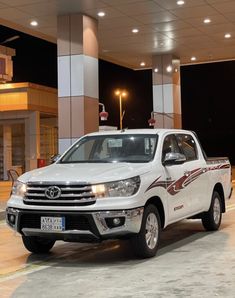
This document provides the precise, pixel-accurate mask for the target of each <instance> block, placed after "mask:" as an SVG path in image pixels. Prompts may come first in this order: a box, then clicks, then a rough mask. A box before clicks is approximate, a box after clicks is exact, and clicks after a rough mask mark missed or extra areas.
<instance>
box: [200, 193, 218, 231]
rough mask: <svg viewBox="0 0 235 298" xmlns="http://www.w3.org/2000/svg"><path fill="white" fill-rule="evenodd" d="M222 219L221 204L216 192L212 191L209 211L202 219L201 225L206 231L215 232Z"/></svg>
mask: <svg viewBox="0 0 235 298" xmlns="http://www.w3.org/2000/svg"><path fill="white" fill-rule="evenodd" d="M221 219H222V202H221V197H220V195H219V193H218V192H217V191H214V192H213V194H212V198H211V205H210V209H209V210H208V211H207V212H205V214H204V215H203V217H202V224H203V226H204V228H205V229H206V230H207V231H217V230H218V229H219V227H220V223H221Z"/></svg>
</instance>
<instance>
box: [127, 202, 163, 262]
mask: <svg viewBox="0 0 235 298" xmlns="http://www.w3.org/2000/svg"><path fill="white" fill-rule="evenodd" d="M160 233H161V221H160V216H159V213H158V210H157V208H156V207H155V206H154V205H151V204H150V205H148V206H147V207H146V208H145V210H144V214H143V219H142V224H141V229H140V232H139V233H138V234H137V235H135V236H133V237H132V238H131V244H132V246H133V249H134V252H135V254H136V255H137V256H138V257H142V258H150V257H153V256H155V255H156V253H157V249H158V245H159V239H160Z"/></svg>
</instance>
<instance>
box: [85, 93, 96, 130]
mask: <svg viewBox="0 0 235 298" xmlns="http://www.w3.org/2000/svg"><path fill="white" fill-rule="evenodd" d="M84 114H85V134H86V133H89V132H93V131H99V117H98V115H99V101H98V99H96V98H90V97H85V98H84Z"/></svg>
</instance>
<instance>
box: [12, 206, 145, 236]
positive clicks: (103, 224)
mask: <svg viewBox="0 0 235 298" xmlns="http://www.w3.org/2000/svg"><path fill="white" fill-rule="evenodd" d="M143 211H144V208H143V207H139V208H135V209H130V210H112V211H94V212H79V211H77V212H74V211H43V210H24V209H17V208H12V207H9V208H7V210H6V221H7V224H8V225H9V226H10V227H11V228H13V229H14V230H15V231H17V232H19V233H20V234H22V235H25V236H40V237H45V238H53V239H56V240H64V241H78V242H87V241H99V240H103V239H110V238H121V237H123V236H126V235H129V234H136V233H138V232H139V231H140V228H141V222H142V216H143ZM42 216H48V217H64V219H65V229H64V230H63V231H51V230H50V231H45V230H42V229H41V217H42Z"/></svg>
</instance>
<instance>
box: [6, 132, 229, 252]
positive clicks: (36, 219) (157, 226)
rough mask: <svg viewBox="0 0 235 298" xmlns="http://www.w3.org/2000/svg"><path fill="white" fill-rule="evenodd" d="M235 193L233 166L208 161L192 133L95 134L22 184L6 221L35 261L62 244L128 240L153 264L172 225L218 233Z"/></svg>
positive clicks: (27, 176) (217, 160)
mask: <svg viewBox="0 0 235 298" xmlns="http://www.w3.org/2000/svg"><path fill="white" fill-rule="evenodd" d="M231 193H232V187H231V166H230V163H229V160H228V158H213V159H212V158H207V157H206V155H205V153H204V151H203V150H202V149H201V146H200V144H199V141H198V139H197V136H196V135H195V134H194V133H193V132H191V131H185V130H173V129H139V130H122V131H114V132H110V131H109V132H102V133H92V134H88V135H86V136H84V137H81V138H80V139H79V140H78V141H77V142H76V143H75V144H74V145H73V146H71V148H69V150H67V151H66V152H65V153H64V154H63V155H62V156H61V157H60V158H59V159H58V160H57V161H56V162H55V163H54V164H52V165H50V166H47V167H44V168H40V169H36V170H33V171H30V172H27V173H25V174H23V175H22V176H20V177H19V178H18V180H17V181H16V182H15V184H14V186H13V189H12V194H11V197H10V199H9V201H8V204H7V210H6V220H7V223H8V225H9V226H10V227H12V228H13V229H14V230H16V231H17V232H19V233H20V234H21V235H22V240H23V243H24V245H25V247H26V248H27V249H28V250H29V251H31V252H33V253H42V252H47V251H49V250H50V249H51V248H52V247H53V245H54V243H55V241H56V240H64V241H74V242H88V241H101V240H104V239H111V238H123V237H124V238H128V239H130V242H131V244H132V245H133V250H134V252H135V253H136V254H137V255H138V256H141V257H152V256H154V255H155V254H156V252H157V249H158V246H159V240H160V234H161V231H162V230H163V229H164V228H165V227H167V226H168V225H169V224H172V223H174V222H177V221H179V220H182V219H186V218H200V219H201V220H202V224H203V226H204V227H205V229H206V230H210V231H213V230H217V229H218V228H219V226H220V223H221V218H222V213H223V212H225V200H226V199H228V198H230V196H231Z"/></svg>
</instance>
